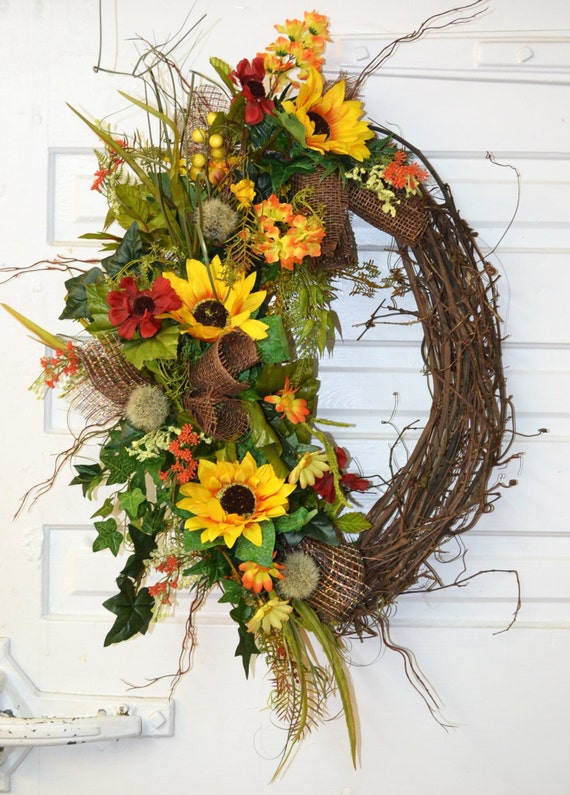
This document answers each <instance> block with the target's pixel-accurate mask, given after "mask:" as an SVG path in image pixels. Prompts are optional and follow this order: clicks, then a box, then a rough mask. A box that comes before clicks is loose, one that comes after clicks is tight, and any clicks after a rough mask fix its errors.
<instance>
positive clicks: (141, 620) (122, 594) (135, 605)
mask: <svg viewBox="0 0 570 795" xmlns="http://www.w3.org/2000/svg"><path fill="white" fill-rule="evenodd" d="M117 586H118V588H119V593H118V594H117V595H116V596H112V597H111V598H110V599H107V600H106V601H105V602H103V607H105V608H106V609H107V610H109V611H110V612H111V613H114V614H115V615H116V616H117V618H116V619H115V623H114V624H113V626H112V627H111V629H110V630H109V632H108V634H107V637H106V638H105V646H109V645H110V644H111V643H120V642H121V641H123V640H127V638H132V637H133V635H136V634H137V633H140V634H141V635H144V634H145V633H146V631H147V629H148V626H149V624H150V620H151V618H152V608H153V605H154V599H153V598H152V596H151V595H150V594H149V592H148V588H141V589H140V590H139V591H138V592H137V590H136V588H135V584H134V582H133V581H132V580H131V579H129V578H128V577H123V576H121V577H118V578H117Z"/></svg>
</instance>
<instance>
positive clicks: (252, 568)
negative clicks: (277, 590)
mask: <svg viewBox="0 0 570 795" xmlns="http://www.w3.org/2000/svg"><path fill="white" fill-rule="evenodd" d="M284 568H285V566H283V565H282V564H281V563H274V564H273V565H272V566H261V565H260V564H259V563H255V562H254V561H253V560H248V561H246V562H245V563H240V565H239V570H240V571H243V575H242V578H241V582H242V585H243V587H244V588H247V589H248V590H249V591H253V592H254V593H260V592H261V590H262V589H264V590H265V591H267V593H270V592H271V591H272V590H273V580H272V579H271V578H272V577H273V578H274V579H276V580H282V579H283V575H282V574H281V571H280V569H281V570H282V569H284Z"/></svg>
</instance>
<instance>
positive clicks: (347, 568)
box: [296, 537, 368, 624]
mask: <svg viewBox="0 0 570 795" xmlns="http://www.w3.org/2000/svg"><path fill="white" fill-rule="evenodd" d="M296 549H298V550H300V551H303V552H304V553H305V554H306V555H310V556H311V557H312V558H313V560H314V561H315V563H316V564H317V566H318V568H319V575H320V577H319V584H318V586H317V588H316V590H315V591H313V593H312V594H311V596H310V597H309V598H308V599H306V601H307V602H308V603H309V604H310V605H311V606H312V607H313V608H314V609H315V611H316V613H317V614H318V616H319V618H320V619H321V620H322V621H324V622H326V623H327V624H342V623H343V622H344V621H346V620H349V619H350V617H351V615H352V613H353V611H354V608H355V607H356V605H358V604H360V603H361V602H362V600H363V598H364V596H365V595H366V594H367V593H368V586H367V584H366V580H365V576H366V571H365V568H364V562H363V560H362V555H361V554H360V551H359V549H358V548H357V547H353V546H350V545H349V544H339V545H338V546H336V547H332V546H330V545H329V544H323V543H322V542H320V541H317V540H315V539H313V538H309V537H305V538H303V540H302V541H301V542H300V543H299V544H298V545H297V546H296Z"/></svg>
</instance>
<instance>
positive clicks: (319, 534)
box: [286, 511, 339, 547]
mask: <svg viewBox="0 0 570 795" xmlns="http://www.w3.org/2000/svg"><path fill="white" fill-rule="evenodd" d="M305 536H310V538H316V539H317V541H322V542H323V543H324V544H329V545H330V546H332V547H336V546H338V544H339V539H338V535H337V533H336V530H335V529H334V526H333V523H332V522H331V520H330V519H329V517H328V516H327V515H326V513H323V512H322V511H319V512H318V513H317V514H316V516H313V518H312V519H311V520H310V521H309V522H307V524H306V525H304V526H303V528H302V530H300V531H298V532H296V533H287V535H286V538H287V541H288V543H289V544H291V546H295V545H296V544H298V543H299V541H301V539H302V538H304V537H305Z"/></svg>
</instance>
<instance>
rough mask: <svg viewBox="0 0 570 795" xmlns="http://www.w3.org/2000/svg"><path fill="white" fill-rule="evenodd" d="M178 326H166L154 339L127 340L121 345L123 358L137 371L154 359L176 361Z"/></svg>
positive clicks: (178, 336)
mask: <svg viewBox="0 0 570 795" xmlns="http://www.w3.org/2000/svg"><path fill="white" fill-rule="evenodd" d="M179 338H180V326H166V327H165V328H162V329H161V330H160V331H159V332H158V334H155V335H154V337H150V339H146V340H129V341H128V342H125V344H124V345H123V356H124V357H125V359H126V360H127V361H128V362H130V363H131V364H133V365H134V366H135V367H136V368H137V369H138V370H142V368H143V367H144V366H145V364H146V363H147V362H149V361H153V360H154V359H176V357H177V354H178V340H179Z"/></svg>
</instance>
